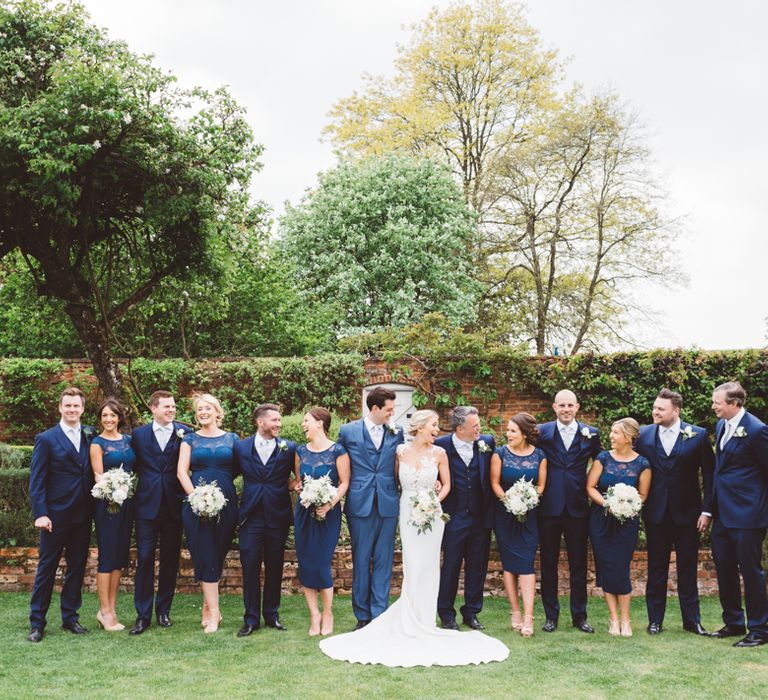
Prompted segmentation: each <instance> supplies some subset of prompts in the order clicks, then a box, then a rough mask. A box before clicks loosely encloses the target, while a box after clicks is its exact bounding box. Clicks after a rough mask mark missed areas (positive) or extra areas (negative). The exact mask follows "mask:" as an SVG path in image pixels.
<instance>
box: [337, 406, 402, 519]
mask: <svg viewBox="0 0 768 700" xmlns="http://www.w3.org/2000/svg"><path fill="white" fill-rule="evenodd" d="M338 442H339V444H340V445H341V446H342V447H343V448H344V449H345V450H346V451H347V454H348V455H349V462H350V480H349V491H347V500H346V503H345V504H344V512H345V513H346V514H347V515H348V516H351V517H356V518H365V517H368V516H369V515H370V514H371V512H372V510H373V502H374V498H375V499H376V507H377V509H378V512H379V515H380V516H381V517H382V518H393V517H396V516H397V514H398V512H399V510H400V497H399V496H398V492H397V484H395V454H396V451H397V446H398V445H402V444H403V431H402V429H398V431H397V434H396V435H393V434H392V432H391V431H390V430H389V428H388V427H387V426H386V425H385V426H384V437H383V438H382V441H381V448H380V449H379V450H376V448H375V447H374V445H373V440H372V439H371V436H370V434H369V433H368V429H367V428H366V426H365V421H363V420H362V419H360V420H355V421H352V422H351V423H347V424H345V425H342V426H341V429H340V430H339V440H338Z"/></svg>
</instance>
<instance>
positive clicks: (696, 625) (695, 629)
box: [683, 622, 710, 637]
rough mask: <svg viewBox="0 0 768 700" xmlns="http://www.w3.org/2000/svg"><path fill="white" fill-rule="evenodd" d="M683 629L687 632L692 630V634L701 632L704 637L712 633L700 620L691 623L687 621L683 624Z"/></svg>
mask: <svg viewBox="0 0 768 700" xmlns="http://www.w3.org/2000/svg"><path fill="white" fill-rule="evenodd" d="M683 629H684V630H685V631H686V632H691V633H692V634H700V635H701V636H702V637H709V636H710V634H709V632H707V630H705V629H704V628H703V627H702V626H701V623H700V622H693V623H691V624H688V623H685V624H684V625H683Z"/></svg>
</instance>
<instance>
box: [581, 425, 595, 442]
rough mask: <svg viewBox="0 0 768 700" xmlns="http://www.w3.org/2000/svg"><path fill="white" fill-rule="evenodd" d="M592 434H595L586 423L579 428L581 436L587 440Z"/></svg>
mask: <svg viewBox="0 0 768 700" xmlns="http://www.w3.org/2000/svg"><path fill="white" fill-rule="evenodd" d="M594 435H595V434H594V433H593V432H591V431H590V429H589V428H588V427H587V426H586V425H585V426H584V427H583V428H582V429H581V437H583V438H586V439H587V440H591V439H592V438H593V437H594Z"/></svg>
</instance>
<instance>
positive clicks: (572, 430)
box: [556, 418, 579, 433]
mask: <svg viewBox="0 0 768 700" xmlns="http://www.w3.org/2000/svg"><path fill="white" fill-rule="evenodd" d="M556 422H557V429H558V430H560V431H563V430H567V431H568V432H569V433H575V432H576V431H577V430H578V428H579V424H578V423H577V422H576V421H575V420H572V421H571V422H570V423H569V424H568V425H566V424H565V423H561V422H560V419H559V418H558V419H557V421H556Z"/></svg>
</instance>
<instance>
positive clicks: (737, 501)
mask: <svg viewBox="0 0 768 700" xmlns="http://www.w3.org/2000/svg"><path fill="white" fill-rule="evenodd" d="M746 398H747V395H746V392H745V391H744V389H743V388H742V386H741V384H739V383H738V382H727V383H725V384H721V385H720V386H718V387H717V388H716V389H715V391H714V393H713V394H712V410H713V411H714V412H715V415H717V417H718V418H719V419H720V420H718V422H717V428H716V430H715V436H716V442H715V479H714V486H713V498H712V502H713V517H714V524H713V525H712V555H713V556H714V559H715V566H716V567H717V585H718V588H719V589H720V605H721V606H722V608H723V622H724V623H725V624H724V626H723V627H722V628H721V629H719V630H718V631H717V632H713V633H712V636H713V637H734V636H740V635H742V634H744V632H745V631H747V630H748V633H747V635H746V636H745V637H744V638H743V639H741V640H739V641H738V642H736V643H735V644H734V646H736V647H756V646H760V645H761V644H768V594H767V593H766V588H765V571H763V567H762V564H761V560H762V554H763V551H762V548H763V540H764V539H765V532H766V528H768V426H766V425H765V423H763V422H762V421H761V420H759V419H758V418H756V417H755V416H753V415H752V414H751V413H748V412H747V411H746V410H744V402H745V400H746ZM739 574H741V578H742V579H743V581H744V602H745V604H746V609H747V620H746V622H747V624H746V629H745V626H744V609H743V608H742V606H741V586H740V585H739Z"/></svg>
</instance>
